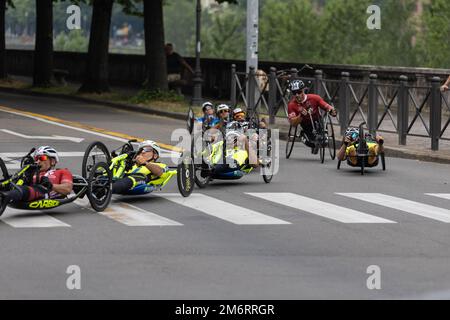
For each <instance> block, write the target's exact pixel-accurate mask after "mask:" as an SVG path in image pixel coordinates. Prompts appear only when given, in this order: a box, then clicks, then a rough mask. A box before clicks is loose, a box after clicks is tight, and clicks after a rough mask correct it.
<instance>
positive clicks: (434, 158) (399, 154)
mask: <svg viewBox="0 0 450 320" xmlns="http://www.w3.org/2000/svg"><path fill="white" fill-rule="evenodd" d="M0 92H6V93H16V94H22V95H28V96H35V97H47V98H60V99H67V100H72V101H79V102H86V103H94V104H98V105H103V106H107V107H111V108H115V109H120V110H128V111H134V112H141V113H147V114H152V115H157V116H164V117H168V118H172V119H177V120H186V114H184V113H181V112H172V111H163V110H158V109H153V108H148V107H141V106H138V105H133V104H127V103H118V102H109V101H102V100H97V99H93V98H85V97H77V96H70V95H66V94H60V93H44V92H34V91H30V90H26V89H18V88H5V87H0ZM287 135H288V132H287V131H283V130H280V134H279V137H280V139H281V140H284V141H286V140H287ZM340 146H341V141H336V148H340ZM384 149H385V153H386V157H392V158H402V159H411V160H418V161H426V162H436V163H444V164H450V156H448V157H446V156H440V155H436V154H423V153H422V154H420V153H417V152H416V151H405V150H402V149H400V148H395V147H387V146H385V147H384ZM430 152H432V151H430Z"/></svg>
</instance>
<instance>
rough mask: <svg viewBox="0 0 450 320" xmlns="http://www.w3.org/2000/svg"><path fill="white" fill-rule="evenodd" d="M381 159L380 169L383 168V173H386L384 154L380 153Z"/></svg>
mask: <svg viewBox="0 0 450 320" xmlns="http://www.w3.org/2000/svg"><path fill="white" fill-rule="evenodd" d="M380 158H381V167H382V168H383V171H386V159H385V158H384V152H382V153H380Z"/></svg>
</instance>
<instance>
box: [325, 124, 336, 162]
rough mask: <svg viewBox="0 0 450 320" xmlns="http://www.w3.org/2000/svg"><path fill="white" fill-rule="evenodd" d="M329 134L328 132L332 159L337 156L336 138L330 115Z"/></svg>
mask: <svg viewBox="0 0 450 320" xmlns="http://www.w3.org/2000/svg"><path fill="white" fill-rule="evenodd" d="M327 134H328V151H329V153H330V157H331V160H334V159H335V158H336V138H335V136H334V127H333V122H332V121H331V118H330V116H329V115H328V116H327Z"/></svg>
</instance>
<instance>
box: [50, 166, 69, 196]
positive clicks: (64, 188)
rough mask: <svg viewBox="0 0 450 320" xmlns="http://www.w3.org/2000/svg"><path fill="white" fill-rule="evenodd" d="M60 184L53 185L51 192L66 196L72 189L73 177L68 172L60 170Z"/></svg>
mask: <svg viewBox="0 0 450 320" xmlns="http://www.w3.org/2000/svg"><path fill="white" fill-rule="evenodd" d="M59 181H60V182H61V183H59V184H58V183H55V184H53V188H52V191H55V192H58V193H59V194H62V195H68V194H69V193H71V192H72V189H73V176H72V174H71V173H70V171H68V170H61V179H60V180H59Z"/></svg>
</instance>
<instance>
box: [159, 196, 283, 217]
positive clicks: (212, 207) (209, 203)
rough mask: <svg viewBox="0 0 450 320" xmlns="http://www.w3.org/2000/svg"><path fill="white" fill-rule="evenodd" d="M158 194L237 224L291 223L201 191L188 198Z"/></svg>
mask: <svg viewBox="0 0 450 320" xmlns="http://www.w3.org/2000/svg"><path fill="white" fill-rule="evenodd" d="M158 196H159V197H162V198H164V199H167V200H170V201H172V202H175V203H177V204H180V205H182V206H185V207H188V208H191V209H194V210H197V211H201V212H203V213H206V214H208V215H211V216H214V217H216V218H219V219H222V220H225V221H228V222H231V223H234V224H238V225H268V224H291V223H290V222H287V221H283V220H280V219H277V218H274V217H270V216H267V215H265V214H262V213H260V212H257V211H253V210H250V209H246V208H243V207H240V206H237V205H234V204H231V203H229V202H225V201H221V200H218V199H215V198H212V197H208V196H206V195H204V194H201V193H194V194H192V195H191V196H190V197H188V198H184V197H182V196H180V195H179V194H176V193H161V194H158Z"/></svg>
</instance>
